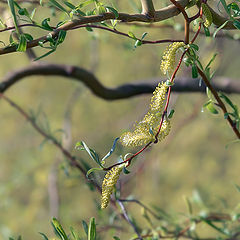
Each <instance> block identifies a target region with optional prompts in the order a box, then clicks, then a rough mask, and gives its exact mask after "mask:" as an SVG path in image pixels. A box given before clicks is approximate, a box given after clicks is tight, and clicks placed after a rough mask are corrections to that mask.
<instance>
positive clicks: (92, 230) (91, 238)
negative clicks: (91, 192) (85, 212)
mask: <svg viewBox="0 0 240 240" xmlns="http://www.w3.org/2000/svg"><path fill="white" fill-rule="evenodd" d="M88 240H96V224H95V218H94V217H92V218H91V219H90V223H89V227H88Z"/></svg>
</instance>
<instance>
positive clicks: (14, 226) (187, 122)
mask: <svg viewBox="0 0 240 240" xmlns="http://www.w3.org/2000/svg"><path fill="white" fill-rule="evenodd" d="M73 2H74V1H73ZM115 4H116V5H117V6H118V8H119V10H122V11H126V9H127V11H128V12H134V11H135V9H134V7H133V5H134V4H136V6H138V2H137V1H130V2H129V3H128V1H123V3H122V2H119V1H116V2H115ZM0 5H1V7H2V3H1V4H0ZM157 6H159V7H160V5H157ZM161 6H162V5H161ZM26 7H30V8H31V6H30V5H29V4H28V5H27V4H26ZM41 9H42V8H41ZM193 11H194V10H193ZM56 14H57V17H58V18H59V19H64V16H63V15H62V14H59V13H58V12H57V13H56ZM47 15H50V12H49V10H48V9H47V8H46V9H44V8H43V10H41V11H38V9H37V12H36V18H37V19H43V18H44V17H45V16H47ZM51 19H52V20H51V24H54V22H55V21H56V20H55V18H51ZM173 21H174V22H175V23H178V24H183V21H182V18H181V17H175V18H174V20H173ZM165 23H168V24H169V23H172V20H171V21H167V22H165ZM177 27H178V29H179V27H180V25H178V26H177ZM118 28H119V29H120V30H122V31H124V32H128V31H132V32H134V34H135V35H136V36H141V35H142V33H144V32H148V35H147V39H151V40H156V39H163V38H175V39H179V38H182V37H183V32H181V31H173V29H171V28H170V29H169V28H154V29H151V28H143V27H136V26H132V25H124V24H119V25H118ZM25 32H31V33H32V34H33V35H34V36H35V37H37V36H40V35H41V34H43V31H40V30H36V29H25ZM232 34H234V32H232ZM8 37H9V33H1V35H0V40H2V41H7V39H8ZM197 43H198V44H199V46H200V49H201V51H200V56H201V60H202V62H203V63H207V62H208V61H209V60H210V59H211V57H212V55H213V54H214V53H216V52H217V53H218V57H217V58H216V60H215V62H214V66H213V70H216V76H222V77H228V78H231V79H235V80H234V81H239V74H240V72H239V60H240V59H239V56H238V54H237V52H238V50H239V46H240V45H239V41H236V40H235V41H234V40H229V39H225V38H217V39H211V38H208V39H206V38H205V37H200V38H199V39H198V41H197ZM133 46H134V41H133V40H131V39H127V38H123V37H121V36H118V35H114V34H111V33H108V32H103V31H101V30H97V29H94V31H93V32H88V31H86V30H85V29H79V30H75V31H71V32H69V33H68V34H67V38H66V40H65V42H64V44H62V45H60V46H59V48H58V50H57V52H55V53H54V54H52V55H50V56H48V57H46V58H44V59H43V60H42V61H44V62H49V63H61V64H69V65H76V66H80V67H82V68H85V69H87V70H89V71H92V72H93V73H94V74H95V75H96V76H97V78H98V79H99V80H100V81H101V83H102V84H104V85H105V86H108V87H116V86H118V85H121V84H125V83H133V82H144V81H152V79H153V78H154V79H156V78H159V79H161V80H165V77H164V76H163V75H162V74H161V72H160V69H159V65H160V59H161V55H162V52H163V50H164V48H165V47H166V45H165V44H162V45H144V46H141V47H138V48H137V49H135V50H134V48H133ZM34 51H35V52H36V54H37V55H38V56H39V55H40V54H43V53H44V50H43V49H39V48H36V49H34ZM28 64H29V59H28V58H27V56H26V54H24V53H12V54H8V55H2V56H1V63H0V76H1V78H3V77H4V76H5V75H6V74H7V73H9V72H12V71H14V70H16V69H19V68H21V67H24V66H27V65H28ZM180 76H181V77H189V76H191V71H190V69H187V68H186V67H182V70H181V71H180V73H179V74H178V77H180ZM178 77H177V79H176V81H177V80H178ZM195 81H197V80H195ZM6 95H7V96H8V97H10V98H11V99H13V100H14V101H15V102H17V103H18V104H19V105H20V106H22V107H23V108H24V109H25V110H26V111H28V112H30V111H34V112H35V114H37V113H39V114H38V122H39V123H40V124H42V126H45V127H46V126H47V125H49V126H50V128H51V130H52V131H53V132H54V131H55V130H59V129H63V130H64V131H65V133H63V132H62V131H56V132H55V133H54V134H55V136H57V137H58V138H59V139H61V138H63V137H64V138H67V140H68V142H67V144H68V147H69V149H70V151H71V152H72V154H74V155H77V156H79V157H80V158H81V159H84V160H85V161H86V162H88V164H89V165H91V166H96V165H95V164H94V162H93V161H92V160H91V159H90V158H89V157H88V155H87V154H86V153H85V152H81V151H77V150H75V149H74V146H75V144H76V142H78V141H85V142H86V143H87V144H88V145H89V146H90V147H92V148H93V149H95V150H96V152H97V153H99V155H100V156H104V155H105V154H106V153H107V151H108V150H109V149H110V147H111V145H112V143H113V140H114V139H115V138H116V137H118V136H120V135H121V133H122V132H123V131H124V130H127V129H130V128H131V127H132V126H133V124H134V122H135V121H137V120H139V119H141V117H142V116H143V115H144V114H145V113H146V112H147V109H148V104H149V101H150V97H151V95H142V96H138V97H134V98H129V99H125V100H117V101H104V100H102V99H99V98H98V97H96V96H94V95H93V94H92V93H91V92H90V90H88V89H87V88H86V87H85V86H83V85H82V84H81V83H78V82H75V81H71V80H70V79H64V78H61V77H40V76H38V77H28V78H26V79H24V80H23V81H20V82H19V83H17V84H15V85H14V86H13V87H11V88H10V89H9V90H8V91H7V92H6ZM73 96H74V97H73ZM230 97H231V99H232V100H233V101H234V102H235V103H236V104H238V106H239V105H240V96H239V95H236V94H235V95H231V96H230ZM206 101H207V97H206V96H205V95H204V94H198V93H194V94H193V93H188V94H177V93H173V95H172V100H171V108H174V109H175V114H174V118H173V120H172V130H171V134H170V135H169V136H168V137H167V138H166V140H165V141H164V142H161V143H159V144H157V145H155V146H154V147H152V148H151V149H150V150H148V151H146V152H145V153H143V154H142V155H141V156H139V157H138V158H137V159H136V160H134V161H133V164H132V165H131V167H130V171H131V173H130V174H129V175H124V176H123V177H122V178H121V181H122V198H126V197H129V196H130V195H131V196H132V197H134V198H136V199H138V200H140V201H141V202H143V203H144V204H146V205H148V206H150V207H151V206H157V207H159V208H162V209H164V210H166V211H168V212H170V213H172V212H174V213H177V214H181V213H184V212H186V211H187V207H186V203H185V201H184V196H187V197H191V196H192V195H195V196H196V195H197V194H199V195H200V196H201V198H202V199H204V202H205V204H206V206H211V207H213V208H214V209H215V210H216V211H217V210H219V211H223V212H229V211H231V209H233V208H234V207H235V206H236V205H237V204H238V203H239V200H240V194H239V192H237V190H236V189H235V187H234V184H240V179H239V159H240V157H239V154H240V148H239V144H232V145H230V146H229V147H228V148H226V145H227V144H228V143H229V142H230V141H232V140H234V137H235V136H234V134H233V132H232V130H231V128H230V127H229V125H228V124H227V122H226V121H225V120H224V119H223V116H222V114H219V115H212V114H210V113H209V112H207V111H206V110H205V109H202V106H203V104H204V103H205V102H206ZM69 110H70V114H67V117H66V113H67V112H68V111H69ZM0 126H1V130H0V164H1V167H0V238H1V239H8V237H10V236H12V237H16V236H18V235H22V237H23V239H41V236H40V235H39V232H43V233H46V234H47V235H48V236H50V237H51V236H54V234H53V231H52V227H51V225H50V220H51V217H52V216H51V213H52V212H53V211H54V210H53V209H52V208H53V206H51V204H50V202H49V199H51V194H52V193H51V191H52V189H55V190H56V192H57V195H58V197H59V201H57V202H56V204H59V208H58V209H57V213H58V218H59V220H60V221H61V223H62V225H63V226H64V227H65V228H66V229H69V227H70V226H73V227H74V228H75V229H79V231H82V226H81V221H82V220H85V221H88V220H89V218H90V217H92V216H94V217H96V221H97V224H98V226H97V228H98V229H99V231H100V230H101V229H103V227H104V226H106V225H111V224H112V222H111V221H113V220H112V219H113V218H114V210H113V209H111V207H109V208H108V209H106V210H104V211H99V210H98V208H99V205H100V195H99V193H98V192H95V191H91V190H90V189H89V187H88V186H87V184H85V181H84V178H83V177H82V176H81V174H80V173H79V172H78V171H76V170H75V169H72V168H71V167H70V166H69V165H68V162H67V160H66V159H64V158H63V157H62V155H61V153H59V150H58V149H56V147H55V146H54V145H52V144H51V143H50V142H46V143H44V144H43V140H44V139H43V137H42V136H40V135H39V134H38V133H37V132H36V131H35V130H34V129H33V128H32V127H31V125H30V124H29V123H28V122H27V121H26V120H25V119H24V118H23V117H22V116H21V115H20V114H19V113H18V112H16V110H14V109H13V108H12V107H11V106H9V104H7V103H6V102H5V101H3V100H1V101H0ZM66 126H68V127H69V128H66ZM135 151H136V150H134V149H130V148H129V149H126V148H123V147H122V146H121V145H120V144H118V146H117V149H116V151H115V153H114V154H113V155H112V157H111V159H110V160H109V164H110V163H114V162H116V161H117V159H118V157H119V155H120V154H126V153H128V152H135ZM127 209H128V211H129V212H130V213H131V215H132V216H134V217H135V218H136V219H137V222H138V224H139V225H145V224H146V222H145V220H144V219H143V218H141V211H140V210H139V207H138V206H136V205H134V204H129V205H127ZM55 211H56V209H55ZM109 216H111V217H110V218H109ZM116 224H117V225H118V226H120V227H123V228H127V225H126V223H124V222H120V221H118V222H117V223H116ZM127 229H128V230H125V231H118V230H114V229H111V228H110V229H109V230H104V231H103V232H101V236H102V237H103V239H112V238H111V237H112V236H113V235H114V233H115V232H116V231H117V233H118V236H119V237H121V239H128V238H129V236H130V235H129V234H131V233H132V230H131V229H129V228H127Z"/></svg>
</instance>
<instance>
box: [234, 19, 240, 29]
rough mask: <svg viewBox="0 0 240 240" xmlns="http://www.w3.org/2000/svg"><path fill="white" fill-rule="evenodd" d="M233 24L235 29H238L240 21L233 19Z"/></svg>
mask: <svg viewBox="0 0 240 240" xmlns="http://www.w3.org/2000/svg"><path fill="white" fill-rule="evenodd" d="M233 25H234V27H236V28H237V29H239V30H240V22H239V21H238V20H234V21H233Z"/></svg>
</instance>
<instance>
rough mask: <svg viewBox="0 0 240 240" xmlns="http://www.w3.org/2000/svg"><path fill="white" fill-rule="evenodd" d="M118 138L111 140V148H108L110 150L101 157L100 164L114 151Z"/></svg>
mask: <svg viewBox="0 0 240 240" xmlns="http://www.w3.org/2000/svg"><path fill="white" fill-rule="evenodd" d="M118 140H119V137H117V138H115V140H114V142H113V146H112V148H111V149H110V151H109V152H108V153H107V154H106V155H105V156H104V157H103V158H102V161H101V162H102V164H104V163H105V161H104V160H105V159H107V158H108V157H110V156H111V155H112V153H113V152H114V150H115V148H116V144H117V141H118Z"/></svg>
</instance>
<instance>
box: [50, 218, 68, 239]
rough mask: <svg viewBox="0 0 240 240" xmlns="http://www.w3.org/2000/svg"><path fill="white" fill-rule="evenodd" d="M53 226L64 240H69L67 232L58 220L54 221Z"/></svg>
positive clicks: (54, 219)
mask: <svg viewBox="0 0 240 240" xmlns="http://www.w3.org/2000/svg"><path fill="white" fill-rule="evenodd" d="M52 225H53V227H54V229H55V230H56V232H57V233H58V235H59V237H61V239H62V240H69V239H68V237H67V235H66V233H65V231H64V230H63V227H62V225H61V224H60V223H59V221H58V220H57V219H56V218H53V219H52Z"/></svg>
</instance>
